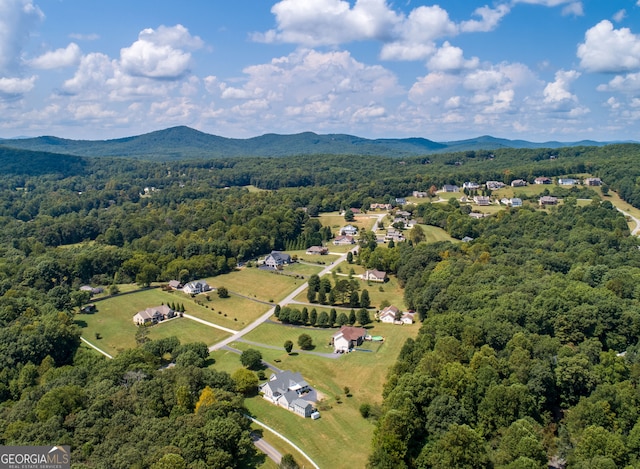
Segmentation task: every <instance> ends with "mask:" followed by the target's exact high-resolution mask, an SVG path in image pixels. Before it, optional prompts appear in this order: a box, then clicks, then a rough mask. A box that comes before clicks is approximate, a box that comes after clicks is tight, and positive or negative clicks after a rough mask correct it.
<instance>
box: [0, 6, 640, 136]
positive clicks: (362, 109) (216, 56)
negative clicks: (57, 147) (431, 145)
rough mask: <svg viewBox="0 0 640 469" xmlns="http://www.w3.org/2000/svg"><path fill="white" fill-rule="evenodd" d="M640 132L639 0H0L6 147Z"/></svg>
mask: <svg viewBox="0 0 640 469" xmlns="http://www.w3.org/2000/svg"><path fill="white" fill-rule="evenodd" d="M178 125H186V126H189V127H192V128H195V129H198V130H200V131H203V132H206V133H210V134H215V135H220V136H224V137H234V138H248V137H254V136H258V135H263V134H265V133H278V134H294V133H299V132H306V131H312V132H316V133H319V134H328V133H346V134H352V135H357V136H360V137H367V138H403V137H423V138H428V139H431V140H435V141H441V142H442V141H451V140H460V139H466V138H473V137H478V136H481V135H492V136H495V137H502V138H510V139H525V140H530V141H536V142H544V141H549V140H559V141H565V142H567V141H578V140H582V139H594V140H600V141H613V140H640V0H582V1H578V0H494V1H488V2H487V1H476V0H463V1H462V0H442V1H440V2H439V3H432V2H429V1H417V0H280V1H274V0H233V1H219V0H188V1H186V2H185V1H183V2H178V1H177V0H135V1H131V0H127V1H123V0H109V1H99V0H0V138H13V137H19V136H30V137H34V136H40V135H55V136H58V137H64V138H72V139H89V140H102V139H111V138H120V137H127V136H132V135H140V134H143V133H147V132H151V131H155V130H160V129H165V128H168V127H173V126H178Z"/></svg>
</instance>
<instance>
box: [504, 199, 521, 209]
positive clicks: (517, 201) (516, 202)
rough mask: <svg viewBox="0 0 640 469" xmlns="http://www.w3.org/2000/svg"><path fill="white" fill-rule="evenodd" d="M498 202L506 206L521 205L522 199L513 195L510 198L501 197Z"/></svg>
mask: <svg viewBox="0 0 640 469" xmlns="http://www.w3.org/2000/svg"><path fill="white" fill-rule="evenodd" d="M500 203H501V204H502V205H506V206H508V207H522V199H520V198H519V197H513V198H511V199H508V198H506V197H503V198H502V199H500Z"/></svg>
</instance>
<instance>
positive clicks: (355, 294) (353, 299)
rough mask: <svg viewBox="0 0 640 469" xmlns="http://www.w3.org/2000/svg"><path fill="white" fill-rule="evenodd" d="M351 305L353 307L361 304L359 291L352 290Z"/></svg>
mask: <svg viewBox="0 0 640 469" xmlns="http://www.w3.org/2000/svg"><path fill="white" fill-rule="evenodd" d="M349 306H351V307H352V308H357V307H358V306H360V295H358V292H357V291H354V292H351V296H350V297H349Z"/></svg>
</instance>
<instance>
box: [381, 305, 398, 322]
mask: <svg viewBox="0 0 640 469" xmlns="http://www.w3.org/2000/svg"><path fill="white" fill-rule="evenodd" d="M398 313H400V310H399V309H398V308H397V307H395V306H393V305H391V306H387V307H386V308H384V309H383V310H382V311H380V312H379V313H378V320H379V321H380V322H384V323H387V324H393V323H394V322H395V321H396V316H397V315H398Z"/></svg>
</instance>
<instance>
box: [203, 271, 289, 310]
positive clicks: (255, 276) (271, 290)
mask: <svg viewBox="0 0 640 469" xmlns="http://www.w3.org/2000/svg"><path fill="white" fill-rule="evenodd" d="M299 282H300V280H296V279H295V278H293V277H289V276H286V275H278V274H275V273H273V272H269V271H264V270H260V269H256V268H253V267H245V268H244V269H240V270H237V271H234V272H231V273H228V274H224V275H218V276H216V277H212V278H209V279H207V283H209V285H211V286H212V287H220V286H224V287H227V289H228V290H229V291H232V292H236V293H239V294H241V295H245V296H248V297H252V298H256V299H258V300H262V301H274V302H278V301H280V300H281V299H283V298H284V297H285V296H287V294H288V293H289V292H290V291H291V290H293V289H294V288H295V286H296V284H297V285H299V284H300V283H299Z"/></svg>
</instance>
